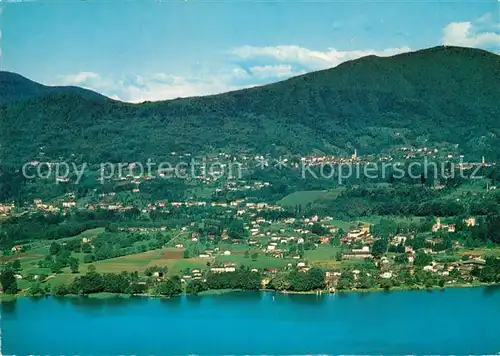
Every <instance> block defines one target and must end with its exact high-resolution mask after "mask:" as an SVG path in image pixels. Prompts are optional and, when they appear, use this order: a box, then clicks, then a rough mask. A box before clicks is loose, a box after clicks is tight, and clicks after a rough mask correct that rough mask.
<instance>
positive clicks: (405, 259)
mask: <svg viewBox="0 0 500 356" xmlns="http://www.w3.org/2000/svg"><path fill="white" fill-rule="evenodd" d="M394 262H396V263H401V264H405V263H408V256H407V255H406V254H405V253H403V254H400V255H397V256H396V257H395V258H394Z"/></svg>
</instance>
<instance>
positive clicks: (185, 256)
mask: <svg viewBox="0 0 500 356" xmlns="http://www.w3.org/2000/svg"><path fill="white" fill-rule="evenodd" d="M184 258H189V250H187V249H186V250H184Z"/></svg>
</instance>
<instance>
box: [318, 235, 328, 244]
mask: <svg viewBox="0 0 500 356" xmlns="http://www.w3.org/2000/svg"><path fill="white" fill-rule="evenodd" d="M320 241H321V243H322V244H328V243H330V237H328V236H324V237H322V238H320Z"/></svg>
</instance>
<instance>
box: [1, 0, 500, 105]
mask: <svg viewBox="0 0 500 356" xmlns="http://www.w3.org/2000/svg"><path fill="white" fill-rule="evenodd" d="M0 11H1V12H0V29H1V32H0V48H1V57H0V69H1V70H7V71H11V72H16V73H19V74H22V75H24V76H26V77H28V78H30V79H32V80H34V81H37V82H40V83H43V84H46V85H78V86H82V87H85V88H89V89H92V90H95V91H97V92H99V93H102V94H104V95H107V96H109V97H111V98H114V99H118V100H122V101H129V102H142V101H145V100H151V101H153V100H164V99H172V98H177V97H187V96H199V95H208V94H216V93H221V92H226V91H230V90H236V89H240V88H245V87H252V86H256V85H263V84H267V83H272V82H276V81H280V80H284V79H287V78H289V77H292V76H295V75H299V74H303V73H307V72H311V71H315V70H321V69H326V68H331V67H335V66H336V65H338V64H340V63H342V62H344V61H346V60H352V59H356V58H359V57H362V56H365V55H369V54H375V55H380V56H389V55H394V54H397V53H401V52H408V51H412V50H418V49H422V48H427V47H433V46H437V45H441V44H445V45H458V46H466V47H476V48H482V49H486V50H489V51H492V52H496V53H500V2H498V0H493V1H491V0H484V1H482V0H479V1H477V0H476V1H470V0H469V1H460V0H459V1H456V0H455V1H424V0H413V1H395V0H392V1H357V0H351V1H339V0H330V1H303V0H302V1H296V0H295V1H291V0H290V1H287V0H281V1H280V0H267V1H266V0H247V1H245V0H232V1H230V0H212V1H208V0H177V1H167V0H156V1H152V0H136V1H130V0H129V1H125V0H93V1H92V0H38V1H36V0H34V1H24V0H0Z"/></svg>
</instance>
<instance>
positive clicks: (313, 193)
mask: <svg viewBox="0 0 500 356" xmlns="http://www.w3.org/2000/svg"><path fill="white" fill-rule="evenodd" d="M326 194H327V191H326V190H305V191H300V192H293V193H291V194H288V195H287V196H286V197H284V198H282V199H280V200H278V201H277V202H276V204H278V205H281V206H283V207H294V206H296V205H304V206H305V205H307V204H309V203H312V202H314V201H316V200H318V199H320V198H321V197H323V196H325V195H326Z"/></svg>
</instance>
